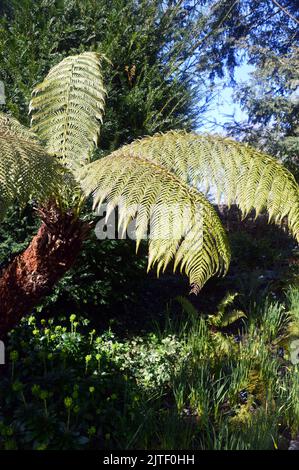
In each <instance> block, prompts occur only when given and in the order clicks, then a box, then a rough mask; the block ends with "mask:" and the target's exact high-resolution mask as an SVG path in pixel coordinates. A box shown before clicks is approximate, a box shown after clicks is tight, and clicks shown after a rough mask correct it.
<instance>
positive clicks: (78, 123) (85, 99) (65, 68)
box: [30, 52, 105, 167]
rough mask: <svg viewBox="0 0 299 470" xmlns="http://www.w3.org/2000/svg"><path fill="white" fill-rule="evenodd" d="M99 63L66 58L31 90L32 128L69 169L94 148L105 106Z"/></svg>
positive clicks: (90, 57)
mask: <svg viewBox="0 0 299 470" xmlns="http://www.w3.org/2000/svg"><path fill="white" fill-rule="evenodd" d="M100 61H101V58H100V56H99V54H96V53H93V52H85V53H83V54H80V55H75V56H70V57H67V58H66V59H64V60H63V61H62V62H60V63H59V64H58V65H56V66H55V67H53V68H52V69H51V70H50V72H49V73H48V75H47V77H46V78H45V80H44V81H43V82H42V83H41V84H40V85H38V86H37V87H36V88H35V89H34V90H33V98H32V100H31V103H30V112H31V114H32V122H31V123H32V128H33V130H34V132H36V133H37V134H38V135H39V137H40V138H41V139H42V140H44V141H45V143H46V149H47V151H48V152H49V153H51V154H54V155H56V156H57V157H61V159H62V160H63V162H65V163H66V164H68V165H69V166H70V167H75V166H76V165H79V164H82V163H83V162H84V161H86V160H88V158H89V156H90V154H91V152H92V150H93V148H94V146H95V145H97V141H98V136H99V130H100V123H101V122H102V119H103V112H104V103H105V89H104V85H103V79H102V74H101V68H100Z"/></svg>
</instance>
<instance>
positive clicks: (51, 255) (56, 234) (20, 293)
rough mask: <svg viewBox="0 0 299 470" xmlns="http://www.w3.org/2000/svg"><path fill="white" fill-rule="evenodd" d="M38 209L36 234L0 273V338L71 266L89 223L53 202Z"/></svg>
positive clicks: (78, 251)
mask: <svg viewBox="0 0 299 470" xmlns="http://www.w3.org/2000/svg"><path fill="white" fill-rule="evenodd" d="M38 213H39V215H40V218H41V221H42V224H41V226H40V228H39V230H38V232H37V234H36V235H35V237H34V238H33V239H32V241H31V243H30V245H29V246H28V248H27V249H26V250H25V251H24V252H23V253H21V254H20V255H18V256H16V258H14V260H13V261H12V262H11V263H10V264H9V265H8V266H7V267H6V268H5V269H4V270H3V272H2V274H1V276H0V338H3V337H4V336H5V335H6V333H7V332H8V331H9V330H11V329H12V328H14V327H15V326H16V325H17V324H18V322H19V321H20V319H21V318H22V317H23V316H24V315H26V314H29V313H31V311H32V309H33V308H34V307H35V306H36V305H37V304H38V303H39V301H40V300H41V298H42V297H43V296H45V295H47V294H48V293H49V292H50V291H51V289H52V287H53V286H54V285H55V284H56V283H57V281H59V280H60V279H61V278H62V277H63V276H64V274H65V273H66V272H67V271H68V270H69V269H70V268H71V267H72V265H73V264H74V262H75V261H76V258H77V256H78V254H79V253H80V251H81V248H82V243H83V241H84V239H85V238H87V236H88V234H89V232H90V230H91V227H92V226H91V224H89V223H87V222H83V221H81V220H80V219H79V218H78V217H76V216H75V215H74V214H73V213H72V212H71V211H64V212H63V211H61V210H60V209H59V208H58V207H57V206H56V204H55V203H49V204H48V205H47V206H46V207H43V208H40V209H38Z"/></svg>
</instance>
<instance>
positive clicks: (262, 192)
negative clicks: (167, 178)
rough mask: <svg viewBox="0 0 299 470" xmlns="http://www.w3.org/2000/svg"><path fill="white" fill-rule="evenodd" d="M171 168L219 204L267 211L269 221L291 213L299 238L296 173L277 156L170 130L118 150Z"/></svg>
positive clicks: (278, 220)
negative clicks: (210, 192)
mask: <svg viewBox="0 0 299 470" xmlns="http://www.w3.org/2000/svg"><path fill="white" fill-rule="evenodd" d="M119 153H121V154H123V155H127V156H128V157H136V156H138V157H140V158H144V159H146V160H149V161H152V162H154V163H157V164H159V165H162V166H163V167H165V168H167V169H168V170H169V171H171V172H172V173H174V174H176V175H177V176H178V177H179V178H180V179H182V180H183V181H186V182H188V183H189V184H191V185H192V186H194V187H196V188H199V189H200V190H202V191H203V192H204V193H205V194H208V193H209V191H210V190H212V193H213V194H214V195H215V196H216V200H217V201H218V202H221V201H222V202H223V203H225V204H228V205H231V204H233V203H235V204H237V205H238V207H239V208H240V209H241V211H242V214H243V216H246V215H247V214H248V213H249V212H250V211H251V210H252V209H255V211H256V214H259V213H260V212H261V211H262V210H264V209H266V210H267V211H268V214H269V220H271V221H274V222H275V223H277V224H279V223H281V221H282V219H283V218H284V217H285V216H287V217H288V225H289V228H290V231H291V233H292V234H293V236H294V237H295V238H296V240H297V241H298V240H299V192H298V185H297V183H296V181H295V178H294V177H293V175H292V174H291V173H290V172H289V171H288V170H287V169H286V168H285V167H284V166H283V165H282V164H281V163H279V162H278V161H277V160H276V159H274V158H272V157H270V156H268V155H266V154H265V153H263V152H260V151H258V150H256V149H254V148H251V147H249V146H247V145H244V144H240V143H238V142H235V141H233V140H231V139H227V138H223V137H218V136H209V135H198V134H195V133H186V132H183V131H179V132H178V131H175V132H174V131H170V132H168V133H166V134H156V135H155V136H153V137H146V138H144V139H141V140H137V141H135V142H133V143H132V144H130V145H127V146H125V147H123V148H122V149H121V150H118V151H116V152H115V153H114V155H115V156H116V155H118V154H119Z"/></svg>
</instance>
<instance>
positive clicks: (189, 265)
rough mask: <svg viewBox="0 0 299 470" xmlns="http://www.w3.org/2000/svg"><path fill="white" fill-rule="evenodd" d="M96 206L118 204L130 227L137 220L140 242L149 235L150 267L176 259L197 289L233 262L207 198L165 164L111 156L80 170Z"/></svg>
mask: <svg viewBox="0 0 299 470" xmlns="http://www.w3.org/2000/svg"><path fill="white" fill-rule="evenodd" d="M80 179H81V184H82V188H83V190H84V192H85V193H86V195H89V194H92V195H93V197H94V208H97V207H99V206H100V205H101V204H102V203H103V202H104V201H106V202H107V203H108V211H109V210H111V209H113V208H114V207H115V206H118V210H119V224H120V225H121V226H122V227H123V229H124V230H125V229H126V228H127V227H128V225H129V223H130V222H131V220H132V219H133V218H134V219H135V221H136V231H135V234H136V235H135V236H136V243H137V248H138V245H139V243H140V241H141V240H143V239H146V238H148V245H149V258H148V269H150V268H151V267H152V266H153V265H156V267H157V271H158V273H159V272H160V271H164V270H165V268H166V267H167V266H168V265H169V264H170V263H172V265H173V268H174V270H176V268H177V267H178V266H180V269H181V272H185V274H186V275H187V276H188V277H189V281H190V284H191V286H192V290H193V292H198V290H199V289H200V288H201V287H202V286H203V285H204V283H205V282H206V281H207V280H208V279H209V278H210V277H211V276H213V275H221V274H224V273H225V272H226V271H227V269H228V266H229V262H230V249H229V245H228V241H227V237H226V234H225V231H224V229H223V227H222V224H221V222H220V220H219V218H218V215H217V213H216V212H215V210H214V208H213V206H212V205H211V204H210V203H209V202H208V201H207V199H206V198H205V197H204V196H203V195H202V194H200V193H199V192H198V191H196V190H195V189H193V188H190V187H189V186H188V185H187V184H185V183H184V182H182V181H180V180H179V179H178V178H177V177H176V176H175V175H173V174H172V173H171V172H169V171H167V170H166V169H165V168H163V167H161V166H158V165H156V164H154V163H152V162H149V161H146V160H145V159H141V158H128V157H127V156H126V155H121V154H119V155H118V156H114V155H111V156H108V157H106V158H103V159H101V160H99V161H96V162H94V163H92V164H90V165H87V166H86V167H85V169H83V170H81V172H80Z"/></svg>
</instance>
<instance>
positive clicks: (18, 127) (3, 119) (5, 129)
mask: <svg viewBox="0 0 299 470" xmlns="http://www.w3.org/2000/svg"><path fill="white" fill-rule="evenodd" d="M0 129H1V132H2V134H3V135H8V134H10V135H12V136H15V135H17V136H18V137H19V138H22V139H24V140H28V141H29V142H33V143H37V144H38V143H39V139H38V137H37V135H36V134H34V132H33V131H32V130H31V129H28V127H25V126H23V125H22V124H21V123H20V122H19V121H18V120H17V119H15V118H14V117H12V116H10V115H8V114H5V113H2V112H0Z"/></svg>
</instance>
